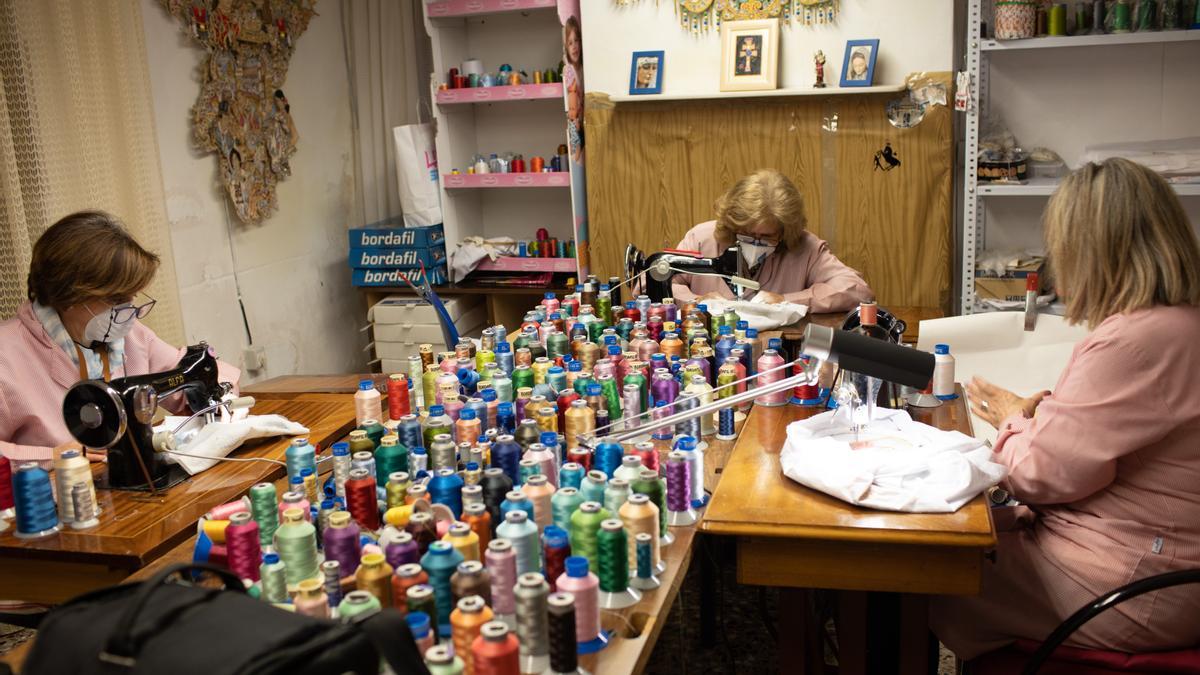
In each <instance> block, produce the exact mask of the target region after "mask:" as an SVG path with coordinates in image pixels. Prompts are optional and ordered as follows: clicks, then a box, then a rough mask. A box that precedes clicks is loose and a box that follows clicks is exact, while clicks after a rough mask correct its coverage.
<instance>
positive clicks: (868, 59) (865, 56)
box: [842, 40, 879, 87]
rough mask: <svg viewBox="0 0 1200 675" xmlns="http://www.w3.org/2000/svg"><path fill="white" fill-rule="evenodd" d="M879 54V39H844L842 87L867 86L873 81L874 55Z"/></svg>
mask: <svg viewBox="0 0 1200 675" xmlns="http://www.w3.org/2000/svg"><path fill="white" fill-rule="evenodd" d="M877 56H879V40H848V41H846V58H845V59H844V60H843V61H842V86H843V87H869V86H871V83H872V82H874V81H875V57H877Z"/></svg>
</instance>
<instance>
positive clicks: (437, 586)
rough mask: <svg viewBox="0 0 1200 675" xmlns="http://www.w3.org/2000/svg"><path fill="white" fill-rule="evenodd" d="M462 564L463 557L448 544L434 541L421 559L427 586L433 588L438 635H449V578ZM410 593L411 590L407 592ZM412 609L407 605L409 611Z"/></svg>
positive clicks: (451, 608) (450, 605)
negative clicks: (426, 576) (427, 578)
mask: <svg viewBox="0 0 1200 675" xmlns="http://www.w3.org/2000/svg"><path fill="white" fill-rule="evenodd" d="M461 562H463V556H462V554H461V553H459V552H458V551H457V550H455V549H454V547H453V546H451V545H450V542H446V541H435V542H433V543H432V544H430V545H429V550H428V551H427V552H426V553H425V555H424V556H422V557H421V567H423V568H425V572H426V573H428V574H429V585H430V586H432V587H433V591H434V597H435V602H436V605H437V614H436V616H437V624H438V634H439V635H441V636H443V637H446V636H449V635H450V612H451V611H452V610H453V609H454V593H453V592H452V591H451V588H450V577H451V576H452V575H453V574H454V571H455V569H457V568H458V564H459V563H461ZM409 592H410V593H411V590H410V591H409ZM412 609H413V607H412V605H411V604H410V605H409V610H410V611H411V610H412Z"/></svg>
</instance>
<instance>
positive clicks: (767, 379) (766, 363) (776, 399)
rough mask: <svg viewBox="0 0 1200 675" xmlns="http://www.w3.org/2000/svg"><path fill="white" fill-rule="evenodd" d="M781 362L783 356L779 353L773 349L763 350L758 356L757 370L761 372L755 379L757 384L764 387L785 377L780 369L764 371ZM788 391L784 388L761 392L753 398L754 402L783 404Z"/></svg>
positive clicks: (774, 404) (787, 397)
mask: <svg viewBox="0 0 1200 675" xmlns="http://www.w3.org/2000/svg"><path fill="white" fill-rule="evenodd" d="M783 364H784V361H783V357H782V356H780V355H779V352H777V351H775V350H774V349H768V350H766V351H764V352H763V354H762V356H760V357H759V358H758V368H757V370H758V372H759V373H762V375H760V376H759V378H758V380H757V382H758V386H759V387H765V386H767V385H769V384H772V383H775V382H778V381H780V380H782V379H783V378H784V377H786V376H787V372H786V371H785V370H782V369H781V370H775V372H766V371H769V370H774V369H777V368H779V367H780V366H782V365H783ZM789 393H790V392H788V391H787V390H786V389H785V390H783V391H777V392H774V393H771V394H762V395H760V396H758V397H757V398H755V399H754V404H755V405H761V406H766V407H776V406H781V405H785V404H786V403H787V402H788V399H789V398H790V396H789Z"/></svg>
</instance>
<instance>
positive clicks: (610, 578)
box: [597, 518, 642, 609]
mask: <svg viewBox="0 0 1200 675" xmlns="http://www.w3.org/2000/svg"><path fill="white" fill-rule="evenodd" d="M626 536H628V535H627V533H626V532H625V524H624V523H622V522H621V521H620V520H617V519H615V518H610V519H608V520H605V521H604V522H602V523H600V534H599V540H600V542H599V546H598V548H599V552H598V554H597V555H598V556H599V558H600V607H601V608H603V609H625V608H626V607H632V606H633V605H636V604H637V603H638V601H640V600H641V599H642V592H641V591H639V590H638V589H636V588H630V587H629V547H628V544H627V543H626V539H625V537H626Z"/></svg>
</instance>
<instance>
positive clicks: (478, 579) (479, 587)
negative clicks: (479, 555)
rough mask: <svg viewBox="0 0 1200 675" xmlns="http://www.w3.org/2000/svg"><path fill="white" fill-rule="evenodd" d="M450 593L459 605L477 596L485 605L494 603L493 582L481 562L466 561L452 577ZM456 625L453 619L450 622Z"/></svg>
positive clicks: (459, 565) (460, 564)
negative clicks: (464, 600) (470, 597)
mask: <svg viewBox="0 0 1200 675" xmlns="http://www.w3.org/2000/svg"><path fill="white" fill-rule="evenodd" d="M450 593H451V595H452V596H453V597H454V602H455V604H456V605H457V604H458V603H459V602H460V601H461V600H462V599H463V598H465V597H469V596H477V597H479V598H482V599H483V601H484V602H485V603H487V602H491V601H492V581H491V579H490V578H489V577H488V573H487V571H486V570H484V568H483V563H482V562H480V561H479V560H464V561H463V562H461V563H459V564H458V568H457V569H455V570H454V574H452V575H450ZM450 623H451V624H453V623H454V620H453V617H452V618H451V621H450Z"/></svg>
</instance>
